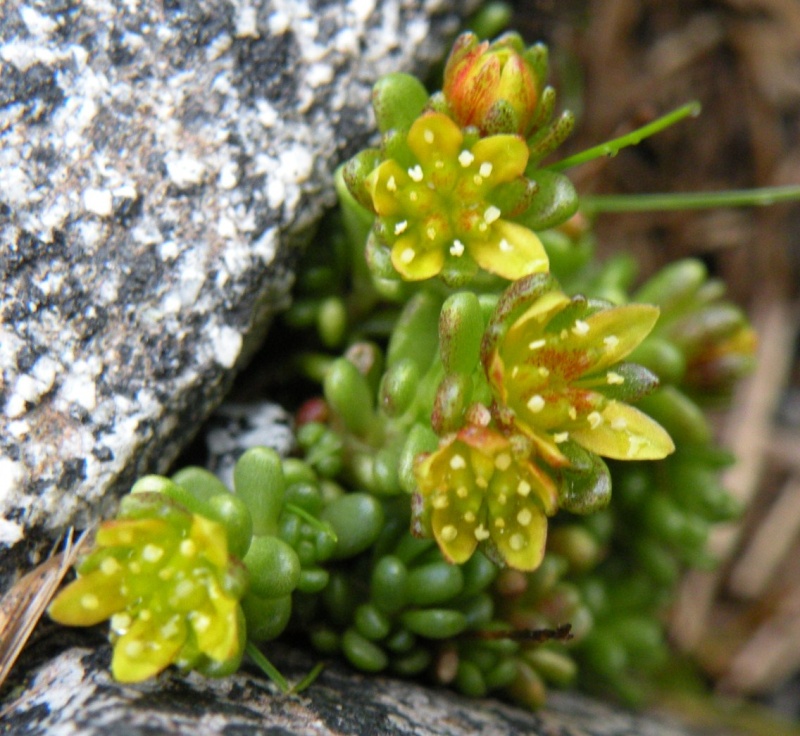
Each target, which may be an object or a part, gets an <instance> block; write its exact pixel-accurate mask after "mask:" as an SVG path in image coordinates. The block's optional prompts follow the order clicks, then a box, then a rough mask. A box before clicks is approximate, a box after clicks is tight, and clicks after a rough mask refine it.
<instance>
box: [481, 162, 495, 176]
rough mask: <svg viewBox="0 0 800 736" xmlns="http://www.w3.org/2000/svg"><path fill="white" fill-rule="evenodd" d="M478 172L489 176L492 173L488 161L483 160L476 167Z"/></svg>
mask: <svg viewBox="0 0 800 736" xmlns="http://www.w3.org/2000/svg"><path fill="white" fill-rule="evenodd" d="M478 173H479V174H480V175H481V176H491V174H492V164H491V163H490V162H489V161H484V162H483V163H482V164H481V165H480V167H479V168H478Z"/></svg>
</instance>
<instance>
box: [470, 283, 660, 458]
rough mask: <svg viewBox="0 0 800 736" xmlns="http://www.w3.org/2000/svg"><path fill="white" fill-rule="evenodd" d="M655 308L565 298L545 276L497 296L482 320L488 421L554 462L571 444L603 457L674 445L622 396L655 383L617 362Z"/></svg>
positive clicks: (651, 453) (656, 453) (646, 327)
mask: <svg viewBox="0 0 800 736" xmlns="http://www.w3.org/2000/svg"><path fill="white" fill-rule="evenodd" d="M658 314H659V310H658V308H657V307H654V306H651V305H647V304H629V305H626V306H621V307H614V306H611V305H609V304H607V303H602V304H600V303H597V302H588V301H587V300H585V299H583V298H582V297H574V298H572V299H570V297H568V296H567V295H566V294H564V293H563V292H561V291H560V290H559V289H558V288H557V284H556V282H555V280H554V279H552V277H549V276H546V275H536V276H531V277H529V278H527V279H523V280H521V281H519V282H517V283H516V284H513V285H512V286H511V287H510V288H509V289H507V290H506V292H505V293H504V294H503V295H502V296H501V298H500V301H499V302H498V305H497V309H496V311H495V313H494V316H493V317H492V319H491V320H490V322H489V326H488V328H487V332H486V335H485V338H484V343H483V346H482V360H483V364H484V369H485V371H486V376H487V379H488V381H489V383H490V385H491V389H492V392H493V395H494V398H495V407H494V410H495V414H496V417H497V420H498V421H499V422H500V424H501V425H502V426H504V427H505V428H506V429H511V430H516V431H518V432H520V433H522V434H524V435H525V436H527V437H528V438H530V439H531V440H532V441H533V442H534V444H535V445H536V447H537V449H538V452H539V454H540V455H541V456H542V457H544V458H545V459H546V461H547V462H548V463H550V464H552V465H555V466H564V465H567V464H568V461H567V459H566V457H565V456H564V454H563V453H562V452H561V451H560V450H559V447H558V446H559V444H561V443H564V442H567V441H573V442H576V443H578V444H579V445H581V446H582V447H584V448H585V449H587V450H589V451H591V452H594V453H596V454H598V455H602V456H604V457H608V458H613V459H617V460H654V459H659V458H663V457H665V456H666V455H668V454H669V453H671V452H672V451H673V450H674V449H675V448H674V444H673V442H672V440H671V439H670V437H669V435H668V434H667V433H666V431H665V430H664V429H663V428H662V427H661V425H659V424H657V423H656V422H655V421H653V420H652V419H650V417H648V416H647V415H646V414H644V413H643V412H641V411H639V410H637V409H635V408H633V407H632V406H630V405H629V404H627V403H625V401H626V400H631V399H635V398H638V397H639V396H641V395H642V394H643V393H646V392H647V391H648V390H650V389H652V388H653V387H654V386H655V384H656V379H655V376H653V375H652V374H651V373H650V372H649V371H646V370H645V369H643V368H641V367H640V366H636V365H633V364H621V363H620V361H621V360H622V359H623V358H625V356H627V355H628V354H629V353H630V352H631V351H632V350H633V349H634V348H635V347H636V346H637V345H638V344H639V343H640V342H641V341H642V340H643V339H644V338H645V337H646V336H647V334H648V333H649V332H650V330H651V329H652V328H653V325H654V324H655V322H656V320H657V319H658Z"/></svg>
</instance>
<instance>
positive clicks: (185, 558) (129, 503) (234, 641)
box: [49, 493, 246, 682]
mask: <svg viewBox="0 0 800 736" xmlns="http://www.w3.org/2000/svg"><path fill="white" fill-rule="evenodd" d="M245 587H246V573H245V570H244V567H243V566H242V565H241V564H240V563H238V562H237V561H236V560H234V559H233V558H232V557H230V556H229V555H228V548H227V538H226V534H225V529H224V527H222V526H221V525H220V524H218V523H216V522H214V521H211V520H209V519H206V518H205V517H202V516H198V515H196V514H190V513H188V512H186V511H184V510H183V509H181V508H179V507H177V505H175V504H174V503H172V502H171V501H170V500H169V499H167V498H166V497H164V496H161V495H160V494H155V493H152V494H149V493H142V494H133V495H131V496H128V497H126V499H125V502H124V505H123V510H122V512H121V514H120V517H118V518H117V519H115V520H113V521H108V522H106V523H104V524H103V525H102V526H101V527H100V529H99V530H98V531H97V535H96V537H95V543H94V549H93V551H92V552H91V553H90V554H89V556H88V557H87V558H86V559H84V561H83V562H82V563H81V565H80V566H79V567H78V578H77V579H76V580H75V581H74V582H72V583H71V584H70V585H69V586H67V587H66V588H65V589H64V590H63V591H62V592H61V593H60V594H59V595H58V597H56V599H55V600H54V601H53V603H52V604H51V606H50V609H49V613H50V617H51V618H52V619H53V620H55V621H57V622H58V623H61V624H65V625H67V626H94V625H95V624H98V623H100V622H101V621H104V620H105V619H107V618H110V619H111V639H112V641H113V643H114V654H113V659H112V663H111V670H112V673H113V675H114V677H115V678H116V679H117V680H119V681H121V682H138V681H140V680H144V679H146V678H148V677H152V676H154V675H156V674H158V673H159V672H160V671H161V670H163V669H164V668H165V667H167V666H168V665H170V664H172V663H176V664H179V665H181V666H184V667H187V668H189V667H194V666H196V665H198V664H203V662H208V661H209V660H210V661H211V662H213V663H223V662H228V661H230V660H232V659H235V658H238V657H241V654H242V649H243V641H244V636H243V633H244V632H243V630H242V627H243V626H244V620H243V616H242V615H241V611H240V609H239V600H240V598H241V596H242V595H243V593H244V590H245Z"/></svg>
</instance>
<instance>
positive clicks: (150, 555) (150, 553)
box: [142, 544, 164, 562]
mask: <svg viewBox="0 0 800 736" xmlns="http://www.w3.org/2000/svg"><path fill="white" fill-rule="evenodd" d="M163 556H164V550H163V549H162V548H161V547H158V546H157V545H155V544H147V545H145V548H144V549H143V550H142V558H143V559H144V560H146V561H147V562H158V561H159V560H160V559H161V558H162V557H163Z"/></svg>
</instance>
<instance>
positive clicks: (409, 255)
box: [400, 248, 416, 263]
mask: <svg viewBox="0 0 800 736" xmlns="http://www.w3.org/2000/svg"><path fill="white" fill-rule="evenodd" d="M415 255H416V253H414V249H413V248H406V249H405V250H404V251H403V252H402V253H401V254H400V260H401V261H402V262H403V263H411V261H413V260H414V256H415Z"/></svg>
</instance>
